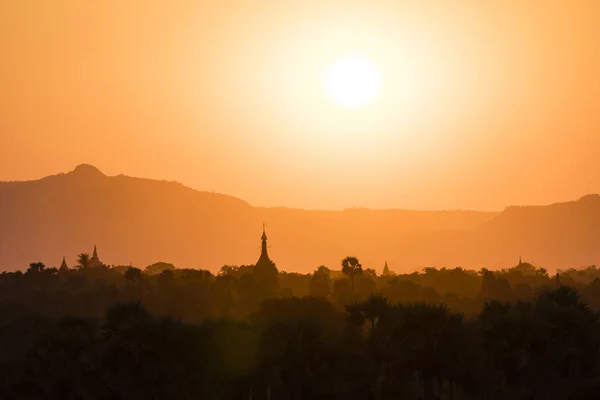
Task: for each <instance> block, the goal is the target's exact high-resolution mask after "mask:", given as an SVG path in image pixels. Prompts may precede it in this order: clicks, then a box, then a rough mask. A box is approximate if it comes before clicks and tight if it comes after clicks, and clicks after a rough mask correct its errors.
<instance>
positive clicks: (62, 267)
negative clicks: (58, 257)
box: [58, 256, 69, 272]
mask: <svg viewBox="0 0 600 400" xmlns="http://www.w3.org/2000/svg"><path fill="white" fill-rule="evenodd" d="M68 270H69V266H68V265H67V261H66V260H65V256H63V260H62V263H61V264H60V268H59V269H58V272H66V271H68Z"/></svg>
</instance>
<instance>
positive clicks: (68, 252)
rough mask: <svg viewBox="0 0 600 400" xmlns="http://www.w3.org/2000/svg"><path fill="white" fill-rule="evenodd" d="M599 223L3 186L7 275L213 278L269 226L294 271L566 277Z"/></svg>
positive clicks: (244, 259)
mask: <svg viewBox="0 0 600 400" xmlns="http://www.w3.org/2000/svg"><path fill="white" fill-rule="evenodd" d="M599 215H600V198H598V196H589V197H586V198H584V199H581V200H580V201H578V202H574V203H565V204H562V205H552V206H547V207H523V208H514V207H509V208H508V209H506V210H505V211H504V212H502V213H499V214H496V213H484V212H473V211H410V210H367V209H348V210H344V211H311V210H299V209H287V208H264V207H252V206H251V205H249V204H247V203H246V202H244V201H242V200H240V199H237V198H234V197H231V196H225V195H221V194H215V193H206V192H199V191H196V190H193V189H190V188H187V187H185V186H183V185H181V184H179V183H174V182H166V181H157V180H150V179H140V178H131V177H126V176H122V175H119V176H106V175H104V174H102V173H101V172H100V171H99V170H98V169H96V168H95V167H93V166H89V165H81V166H78V167H77V168H75V170H74V171H71V172H69V173H66V174H59V175H54V176H49V177H46V178H43V179H40V180H36V181H29V182H0V269H1V270H14V269H20V268H25V267H26V266H27V264H28V263H29V262H32V261H38V260H41V261H44V262H45V263H46V264H47V265H50V266H53V265H57V264H58V263H59V262H60V260H61V259H62V256H63V255H65V256H66V257H67V261H68V262H69V264H73V263H74V261H75V258H76V255H77V253H80V252H84V251H86V252H91V250H92V248H93V245H94V244H96V245H98V250H99V254H100V258H101V259H102V261H104V262H105V263H108V264H129V263H132V264H133V265H137V266H140V267H143V266H145V265H149V264H151V263H153V262H156V261H168V262H172V263H174V264H175V265H176V266H178V267H190V268H204V269H210V270H212V271H217V270H218V269H219V268H220V266H221V265H223V264H250V263H254V262H255V261H256V258H257V257H258V254H259V248H258V246H259V244H260V242H259V238H260V234H261V226H262V223H263V222H266V224H267V234H268V236H269V245H270V246H272V247H271V248H270V249H269V252H270V254H271V258H272V259H273V260H274V261H275V262H276V263H277V265H278V266H279V267H280V268H281V269H284V270H288V271H299V272H310V271H312V270H314V269H315V268H316V267H317V266H318V265H320V264H326V265H329V266H330V267H334V268H335V267H338V264H339V260H341V259H342V258H343V257H344V256H346V255H352V254H354V255H357V256H358V257H359V258H360V259H361V261H362V262H363V264H364V266H365V267H368V268H376V269H378V270H380V269H381V267H382V266H383V263H384V261H385V260H386V259H387V260H388V263H389V264H390V267H391V268H392V269H395V270H397V271H407V270H414V269H416V268H418V267H420V266H423V265H437V266H442V265H446V266H448V267H452V266H456V265H461V266H463V267H470V268H479V267H482V266H486V267H489V268H497V267H507V266H511V265H512V264H514V263H515V260H517V259H518V257H519V255H522V256H523V257H525V258H527V259H528V260H531V261H533V262H536V263H538V264H540V265H543V266H546V267H547V268H556V267H570V266H574V265H580V264H585V263H591V262H597V261H595V260H597V259H598V258H599V257H598V246H597V243H596V241H597V240H598V238H599V237H600V236H599V235H598V228H597V226H598V221H599ZM550 227H551V228H552V229H550ZM546 244H548V246H547V245H546ZM558 244H560V246H558ZM559 249H560V251H559Z"/></svg>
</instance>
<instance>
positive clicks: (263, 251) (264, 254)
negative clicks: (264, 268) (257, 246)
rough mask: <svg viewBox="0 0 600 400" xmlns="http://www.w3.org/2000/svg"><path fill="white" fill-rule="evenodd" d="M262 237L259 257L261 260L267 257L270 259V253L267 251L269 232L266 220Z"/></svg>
mask: <svg viewBox="0 0 600 400" xmlns="http://www.w3.org/2000/svg"><path fill="white" fill-rule="evenodd" d="M260 239H261V241H262V247H261V250H260V258H259V260H262V259H267V260H268V259H269V254H268V253H267V233H266V231H265V223H264V222H263V233H262V236H261V238H260Z"/></svg>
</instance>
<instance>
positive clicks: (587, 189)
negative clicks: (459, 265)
mask: <svg viewBox="0 0 600 400" xmlns="http://www.w3.org/2000/svg"><path fill="white" fill-rule="evenodd" d="M222 3H225V2H213V1H211V2H208V1H207V2H201V1H191V0H190V1H187V0H186V1H183V0H179V1H172V2H168V1H151V0H130V1H126V0H106V1H101V2H91V1H90V2H83V1H79V0H70V1H67V0H54V1H45V0H38V1H34V0H19V1H4V2H0V180H24V179H35V178H39V177H42V176H45V175H48V174H53V173H58V172H64V171H67V170H70V169H72V168H73V167H74V166H75V165H77V164H79V163H83V162H85V163H90V164H94V165H96V166H97V167H98V168H100V169H101V170H102V171H103V172H104V173H106V174H109V175H113V174H119V173H124V174H127V175H132V176H142V177H151V178H160V179H169V180H177V181H180V182H182V183H184V184H186V185H188V186H191V187H194V188H197V189H201V190H214V191H217V192H223V193H227V194H232V195H235V196H237V197H240V198H243V199H245V200H247V201H249V202H250V203H251V204H253V205H266V206H274V205H279V206H290V207H302V208H331V209H339V208H344V207H351V206H366V207H371V208H388V207H397V208H420V209H442V208H462V209H466V208H471V209H488V210H494V209H501V208H503V207H504V206H505V205H509V204H546V203H551V202H554V201H562V200H570V199H575V198H578V197H580V196H581V195H584V194H587V193H597V192H600V156H598V152H599V149H600V111H599V110H600V24H599V23H598V21H600V2H597V1H592V0H587V1H586V0H577V1H566V0H565V1H556V0H555V1H547V2H544V5H543V6H541V3H540V2H539V1H537V0H514V1H480V0H457V1H452V2H449V1H448V2H442V1H422V0H419V1H417V0H414V1H386V2H384V1H379V2H366V1H365V2H360V3H359V2H349V1H336V2H334V1H329V2H327V1H323V0H305V1H303V2H291V1H289V2H287V1H282V0H273V1H260V2H259V1H254V2H253V1H243V2H242V1H240V2H227V4H228V6H225V5H222ZM349 51H353V52H359V53H361V54H363V55H364V56H365V57H367V58H369V59H370V60H371V61H372V62H373V63H375V64H376V65H377V66H378V67H379V68H380V70H381V72H382V92H381V93H380V97H379V98H378V99H377V100H376V101H375V102H374V103H373V104H371V105H370V106H369V107H366V108H364V109H358V110H343V109H339V108H336V107H335V105H334V104H332V103H331V101H330V100H329V99H328V98H327V97H326V96H324V94H323V82H322V77H323V76H324V74H325V73H326V71H327V68H328V67H329V66H330V65H331V64H332V63H334V62H335V61H336V59H338V58H339V57H342V56H344V54H345V53H347V52H349Z"/></svg>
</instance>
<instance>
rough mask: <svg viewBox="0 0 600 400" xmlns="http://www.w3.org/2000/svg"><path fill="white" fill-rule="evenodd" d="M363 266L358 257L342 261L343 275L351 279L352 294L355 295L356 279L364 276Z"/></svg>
mask: <svg viewBox="0 0 600 400" xmlns="http://www.w3.org/2000/svg"><path fill="white" fill-rule="evenodd" d="M362 272H363V270H362V265H361V264H360V262H359V261H358V258H356V257H346V258H344V259H343V260H342V273H343V274H345V275H346V276H347V277H348V278H350V285H351V289H352V294H354V278H355V277H356V276H357V275H360V274H362Z"/></svg>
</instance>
